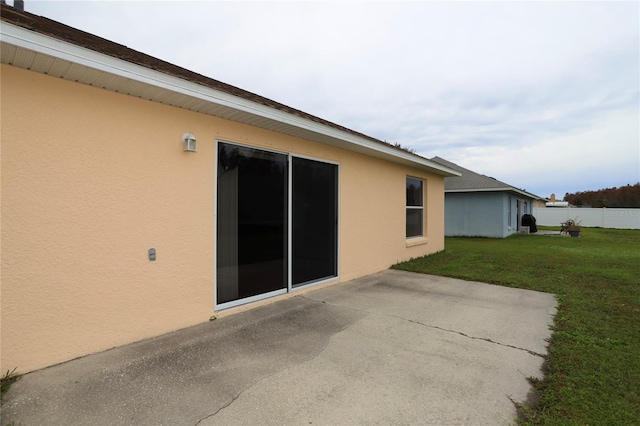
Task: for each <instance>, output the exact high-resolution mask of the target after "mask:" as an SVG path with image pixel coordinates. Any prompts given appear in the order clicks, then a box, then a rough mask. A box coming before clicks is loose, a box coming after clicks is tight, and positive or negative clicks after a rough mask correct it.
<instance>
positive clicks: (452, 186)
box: [431, 157, 542, 200]
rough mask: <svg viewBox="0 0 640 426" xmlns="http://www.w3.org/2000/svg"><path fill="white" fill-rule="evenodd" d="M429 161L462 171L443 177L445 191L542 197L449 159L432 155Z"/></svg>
mask: <svg viewBox="0 0 640 426" xmlns="http://www.w3.org/2000/svg"><path fill="white" fill-rule="evenodd" d="M431 161H433V162H435V163H438V164H442V165H443V166H445V167H448V168H450V169H453V170H456V171H458V172H460V173H462V176H454V177H446V178H444V190H445V192H491V191H511V192H516V193H518V194H521V195H524V196H526V197H530V198H533V199H536V200H537V199H542V197H539V196H537V195H535V194H531V193H529V192H527V191H525V190H524V189H520V188H516V187H514V186H511V185H509V184H508V183H504V182H501V181H499V180H498V179H495V178H492V177H489V176H485V175H481V174H479V173H476V172H474V171H472V170H469V169H465V168H464V167H461V166H459V165H457V164H455V163H452V162H451V161H447V160H445V159H444V158H440V157H433V158H432V159H431Z"/></svg>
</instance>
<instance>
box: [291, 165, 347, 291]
mask: <svg viewBox="0 0 640 426" xmlns="http://www.w3.org/2000/svg"><path fill="white" fill-rule="evenodd" d="M292 191H293V192H292V216H293V217H292V244H293V245H292V275H293V276H292V285H293V286H294V287H296V286H299V285H302V284H308V283H310V282H313V281H318V280H321V279H325V278H329V277H335V276H337V275H338V261H337V251H338V250H337V247H338V166H337V165H335V164H328V163H323V162H320V161H314V160H308V159H304V158H297V157H294V158H293V159H292Z"/></svg>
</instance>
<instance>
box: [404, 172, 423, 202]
mask: <svg viewBox="0 0 640 426" xmlns="http://www.w3.org/2000/svg"><path fill="white" fill-rule="evenodd" d="M422 205H423V204H422V181H421V180H420V179H414V178H410V177H408V178H407V206H422Z"/></svg>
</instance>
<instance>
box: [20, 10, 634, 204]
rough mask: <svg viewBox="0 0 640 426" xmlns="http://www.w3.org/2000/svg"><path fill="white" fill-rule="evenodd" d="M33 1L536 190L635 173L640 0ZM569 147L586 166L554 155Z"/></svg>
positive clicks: (165, 55)
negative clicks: (397, 0)
mask: <svg viewBox="0 0 640 426" xmlns="http://www.w3.org/2000/svg"><path fill="white" fill-rule="evenodd" d="M25 7H26V10H27V11H29V12H32V13H36V14H41V15H44V16H47V17H49V18H51V19H54V20H58V21H61V22H63V23H66V24H68V25H71V26H75V27H76V28H80V29H83V30H85V31H88V32H91V33H94V34H97V35H99V36H102V37H105V38H107V39H110V40H113V41H115V42H118V43H121V44H124V45H127V46H128V47H131V48H133V49H136V50H139V51H142V52H145V53H147V54H150V55H153V56H156V57H159V58H161V59H164V60H167V61H169V62H171V63H174V64H176V65H179V66H182V67H185V68H188V69H190V70H193V71H196V72H199V73H201V74H204V75H207V76H209V77H212V78H215V79H218V80H220V81H223V82H225V83H229V84H232V85H236V86H238V87H241V88H243V89H246V90H249V91H252V92H255V93H258V94H260V95H262V96H266V97H268V98H271V99H274V100H276V101H279V102H282V103H285V104H287V105H289V106H291V107H293V108H297V109H301V110H304V111H306V112H309V113H311V114H314V115H318V116H320V117H322V118H325V119H328V120H330V121H333V122H336V123H338V124H341V125H344V126H347V127H349V128H352V129H354V130H356V131H360V132H362V133H365V134H369V135H371V136H374V137H377V138H380V139H384V140H388V141H390V142H400V143H401V144H402V145H403V146H410V147H413V148H415V149H416V150H417V151H418V153H420V154H423V155H426V156H429V157H431V156H434V155H438V156H441V157H443V158H447V159H449V160H451V161H454V162H460V163H461V165H462V166H465V167H469V168H471V169H474V167H477V170H476V171H478V172H481V173H487V174H488V173H491V174H494V175H495V176H494V177H496V178H498V179H500V180H503V181H506V182H508V183H511V184H514V185H520V186H525V184H526V186H525V187H526V188H527V189H529V190H532V191H533V188H534V186H533V184H530V183H529V182H537V183H536V184H535V185H536V188H539V189H538V191H540V192H541V194H540V195H545V194H546V195H548V194H547V193H548V192H550V190H551V189H552V188H553V191H554V192H556V193H557V194H562V195H564V192H567V191H569V192H573V191H574V190H578V189H583V190H584V189H597V188H599V187H604V186H613V185H623V184H626V183H633V180H634V176H635V179H636V180H637V179H638V176H637V175H638V173H637V171H638V170H637V166H638V165H637V163H638V161H639V160H638V143H640V142H639V139H640V138H639V136H638V126H639V124H638V120H639V118H638V117H639V116H640V111H639V106H638V105H639V104H640V82H639V79H638V75H639V74H640V65H639V64H640V36H639V34H640V22H639V21H640V19H639V16H640V4H639V3H637V2H274V1H263V2H244V1H242V2H209V1H201V2H189V1H110V2H69V1H27V2H26V5H25ZM602 140H606V141H607V145H608V149H607V150H603V149H602V146H603V142H602ZM576 146H580V147H581V149H579V150H577V151H578V152H580V153H583V154H582V155H583V156H584V158H583V159H582V160H581V161H579V162H578V163H576V164H578V165H584V166H578V165H576V166H571V165H567V164H566V162H564V161H562V162H561V161H560V160H559V159H557V158H556V157H555V155H557V154H556V152H557V151H558V149H559V147H576ZM540 152H544V156H541V155H540V154H539V153H540ZM613 153H616V154H613ZM523 157H525V158H527V161H526V162H525V163H524V165H522V163H523V162H522V159H523ZM592 158H598V159H599V160H600V161H599V163H597V164H598V166H597V167H599V169H598V170H600V172H599V173H594V171H593V168H594V167H596V163H594V162H593V161H592ZM634 162H635V170H634V168H633V167H634ZM516 165H517V166H516ZM503 173H504V174H503ZM629 181H631V182H629ZM521 182H523V183H521ZM545 185H546V186H545ZM534 192H535V191H534Z"/></svg>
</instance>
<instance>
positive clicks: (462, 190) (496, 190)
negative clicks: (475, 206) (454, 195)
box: [444, 187, 541, 200]
mask: <svg viewBox="0 0 640 426" xmlns="http://www.w3.org/2000/svg"><path fill="white" fill-rule="evenodd" d="M444 192H445V193H446V192H514V193H516V194H519V195H524V196H525V197H527V198H532V199H534V200H540V199H541V198H540V197H538V196H537V195H534V194H530V193H528V192H526V191H521V190H519V189H516V188H510V187H505V188H478V189H445V191H444Z"/></svg>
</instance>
